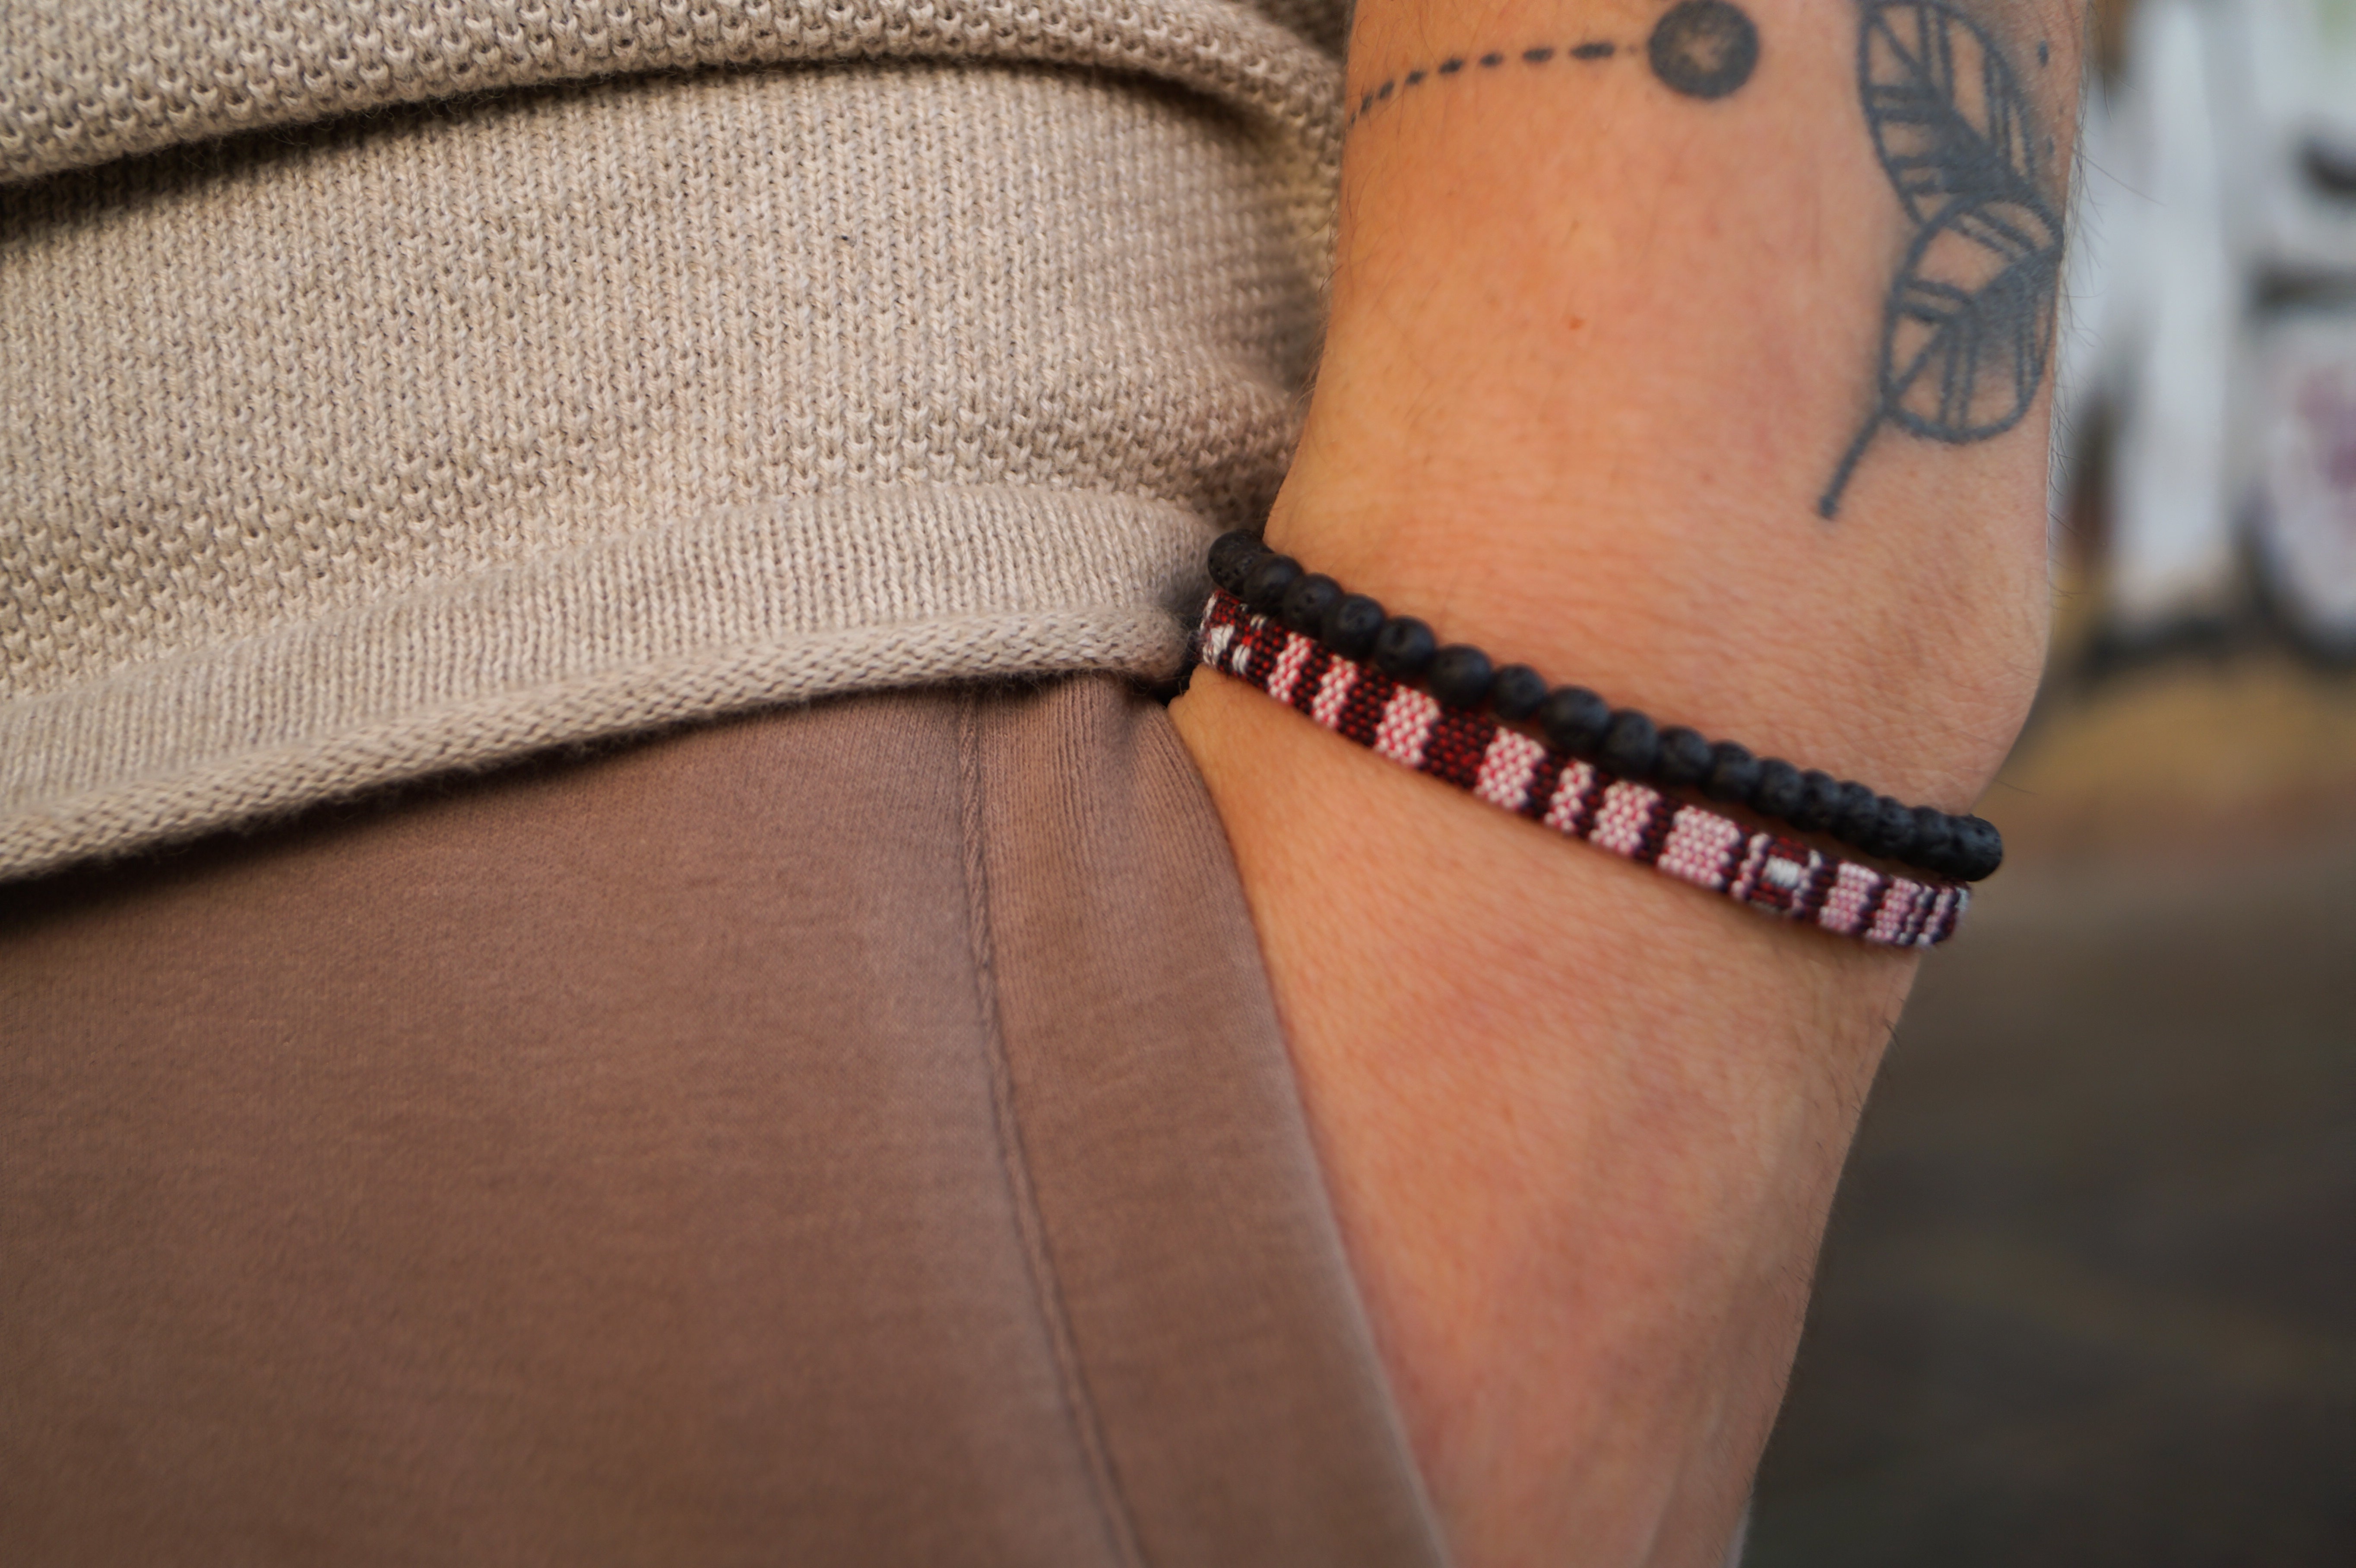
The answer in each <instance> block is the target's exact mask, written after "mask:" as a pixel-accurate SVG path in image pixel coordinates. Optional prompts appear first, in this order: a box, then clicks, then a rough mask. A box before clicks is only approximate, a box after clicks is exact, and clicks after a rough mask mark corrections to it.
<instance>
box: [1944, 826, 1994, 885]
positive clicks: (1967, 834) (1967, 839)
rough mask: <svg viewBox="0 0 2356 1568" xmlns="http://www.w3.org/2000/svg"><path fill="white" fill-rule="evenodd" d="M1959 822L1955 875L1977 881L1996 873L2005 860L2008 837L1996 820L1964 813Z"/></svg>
mask: <svg viewBox="0 0 2356 1568" xmlns="http://www.w3.org/2000/svg"><path fill="white" fill-rule="evenodd" d="M1954 822H1955V875H1956V876H1957V877H1958V878H1959V879H1961V880H1964V881H1966V882H1976V881H1978V880H1980V879H1981V878H1983V877H1992V876H1994V875H1995V874H1996V869H1997V867H1998V866H2001V865H2003V864H2004V837H2003V835H2001V834H1999V833H1998V832H1997V830H1996V824H1995V823H1993V822H1989V821H1987V819H1985V818H1983V817H1977V816H1960V817H1957V818H1955V819H1954Z"/></svg>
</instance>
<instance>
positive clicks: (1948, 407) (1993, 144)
mask: <svg viewBox="0 0 2356 1568" xmlns="http://www.w3.org/2000/svg"><path fill="white" fill-rule="evenodd" d="M2051 56H2052V51H2051V47H2050V46H2049V45H2047V44H2044V43H2040V44H2039V45H2038V46H2037V58H2038V63H2039V65H2040V68H2043V67H2047V66H2050V65H2051ZM1857 80H1858V96H1859V97H1860V98H1861V99H1862V101H1863V102H1864V106H1865V119H1866V124H1867V126H1868V127H1869V130H1870V131H1871V133H1872V136H1873V146H1874V152H1875V154H1876V155H1878V156H1879V158H1880V160H1881V167H1882V171H1883V172H1884V173H1885V174H1887V175H1888V176H1890V185H1891V187H1893V188H1894V189H1895V190H1896V191H1897V193H1898V200H1899V205H1900V206H1901V208H1904V210H1905V214H1906V217H1907V219H1908V221H1909V223H1910V224H1911V225H1912V239H1911V240H1910V241H1909V243H1908V246H1907V250H1906V255H1905V260H1904V261H1903V262H1902V263H1901V265H1900V267H1899V270H1898V276H1897V278H1896V280H1895V281H1894V282H1893V283H1891V284H1890V297H1889V299H1888V301H1887V303H1886V304H1884V306H1883V310H1882V331H1881V365H1880V368H1879V386H1878V390H1877V395H1876V398H1875V402H1874V407H1873V411H1872V412H1871V413H1870V414H1869V416H1868V417H1867V419H1866V421H1865V424H1864V427H1863V428H1862V429H1861V430H1859V431H1858V434H1857V438H1856V439H1855V440H1854V441H1852V442H1851V443H1849V447H1848V450H1847V452H1846V453H1843V454H1842V455H1841V459H1840V462H1839V464H1837V466H1836V468H1835V469H1834V471H1833V477H1832V482H1831V484H1829V485H1826V488H1825V494H1824V497H1823V499H1822V500H1820V501H1819V502H1817V504H1816V510H1817V511H1818V512H1819V513H1820V514H1821V515H1823V516H1824V517H1826V518H1827V519H1829V518H1832V517H1837V515H1838V514H1839V512H1840V504H1841V497H1842V496H1843V495H1844V494H1846V493H1847V489H1848V484H1849V481H1850V479H1852V478H1853V477H1855V475H1856V473H1857V467H1858V464H1859V463H1860V462H1862V461H1863V460H1864V458H1865V454H1866V451H1867V449H1868V448H1869V447H1870V446H1871V445H1872V444H1873V441H1874V437H1875V436H1876V435H1878V434H1879V432H1881V430H1882V429H1883V427H1884V426H1890V425H1894V426H1896V427H1897V428H1898V429H1900V430H1901V431H1903V432H1906V433H1907V434H1909V435H1913V436H1919V437H1922V438H1923V439H1925V440H1928V441H1938V442H1945V443H1949V444H1951V445H1962V444H1964V443H1969V442H1976V441H1986V440H1988V439H1989V438H1990V437H1993V436H1998V435H2002V434H2003V433H2004V432H2007V431H2008V430H2010V429H2012V427H2013V426H2015V425H2017V424H2019V422H2020V421H2021V420H2022V419H2023V418H2024V417H2026V416H2027V414H2028V412H2029V407H2030V405H2031V404H2032V403H2034V402H2035V401H2036V400H2037V393H2038V389H2040V387H2041V386H2042V385H2043V384H2044V381H2045V372H2046V367H2047V362H2048V360H2049V359H2050V358H2051V349H2052V344H2053V323H2054V314H2055V304H2056V301H2057V299H2058V298H2059V295H2060V290H2061V210H2060V208H2061V203H2060V200H2059V198H2058V197H2055V196H2054V195H2053V194H2052V187H2053V185H2054V184H2055V183H2056V182H2055V180H2054V175H2053V171H2052V169H2051V162H2052V148H2053V144H2052V142H2051V140H2050V139H2049V138H2048V137H2046V136H2045V135H2044V134H2043V133H2040V130H2039V129H2038V120H2037V115H2036V112H2035V110H2034V108H2033V107H2032V105H2031V103H2030V101H2029V96H2028V95H2027V94H2026V93H2025V92H2024V91H2022V89H2021V83H2020V79H2019V74H2018V73H2017V72H2016V71H2015V70H2014V69H2013V67H2012V65H2011V63H2010V61H2008V59H2006V58H2005V55H2004V51H2003V49H2002V48H2001V47H2000V46H1999V45H1998V43H1997V39H1996V38H1995V37H1994V36H1993V35H1992V34H1991V33H1990V32H1989V31H1988V30H1987V28H1984V27H1980V26H1979V25H1978V24H1977V23H1976V22H1974V21H1973V20H1972V19H1971V18H1970V17H1969V16H1965V14H1964V13H1963V12H1962V11H1961V10H1959V9H1957V8H1956V7H1955V6H1954V5H1952V4H1951V3H1950V0H1869V3H1868V4H1867V5H1866V6H1865V8H1864V15H1863V18H1862V22H1861V25H1860V27H1859V32H1858V56H1857Z"/></svg>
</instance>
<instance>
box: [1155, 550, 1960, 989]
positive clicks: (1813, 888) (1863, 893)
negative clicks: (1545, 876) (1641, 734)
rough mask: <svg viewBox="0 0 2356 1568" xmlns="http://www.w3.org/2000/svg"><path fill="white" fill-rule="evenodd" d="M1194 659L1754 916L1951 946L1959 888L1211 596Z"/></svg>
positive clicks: (1869, 938) (1412, 764)
mask: <svg viewBox="0 0 2356 1568" xmlns="http://www.w3.org/2000/svg"><path fill="white" fill-rule="evenodd" d="M1196 657H1197V660H1198V662H1200V663H1201V664H1203V665H1205V666H1206V667H1209V668H1212V669H1215V670H1218V671H1220V672H1222V673H1224V674H1226V675H1231V676H1235V677H1237V678H1239V679H1241V680H1244V681H1246V682H1248V684H1250V685H1252V686H1256V687H1258V688H1259V689H1260V690H1262V691H1264V692H1266V693H1267V694H1268V695H1269V696H1270V697H1272V698H1274V699H1276V700H1278V701H1279V702H1282V703H1284V704H1286V705H1288V706H1290V707H1291V708H1293V709H1297V710H1299V711H1300V712H1302V713H1305V714H1307V715H1308V716H1309V717H1310V718H1312V719H1313V720H1316V721H1317V722H1318V723H1319V724H1322V725H1323V726H1324V727H1325V728H1326V729H1328V730H1331V731H1333V732H1334V733H1336V734H1338V735H1343V736H1346V737H1347V738H1349V739H1350V740H1353V741H1356V742H1357V743H1358V744H1360V745H1361V746H1365V747H1366V748H1368V749H1369V750H1371V751H1373V752H1375V753H1376V754H1377V755H1379V756H1383V757H1387V758H1389V759H1390V760H1391V761H1392V762H1395V763H1399V764H1400V765H1401V766H1403V767H1408V768H1412V769H1414V770H1415V771H1416V772H1417V773H1423V774H1425V775H1427V776H1429V777H1431V778H1435V779H1438V780H1440V781H1441V782H1442V783H1444V784H1453V785H1455V786H1456V787H1457V788H1459V789H1461V790H1464V791H1467V792H1468V793H1470V794H1472V795H1478V796H1479V797H1480V798H1481V799H1483V800H1485V801H1487V802H1489V803H1490V804H1491V805H1496V806H1500V807H1502V808H1504V809H1505V810H1507V811H1510V812H1513V813H1514V814H1515V815H1516V816H1526V817H1528V818H1529V819H1531V820H1532V821H1534V822H1540V823H1543V824H1545V825H1546V826H1547V827H1551V828H1553V829H1554V830H1555V831H1556V832H1558V833H1560V834H1562V835H1563V836H1564V837H1569V838H1583V839H1585V840H1586V841H1587V842H1589V843H1590V844H1593V845H1595V846H1596V847H1597V848H1603V849H1609V850H1610V851H1612V853H1613V854H1615V855H1619V856H1622V857H1623V858H1625V859H1630V860H1633V861H1635V862H1637V863H1638V864H1639V865H1646V866H1650V867H1652V868H1653V869H1655V870H1657V871H1659V872H1661V873H1662V874H1663V875H1665V876H1670V877H1675V878H1676V879H1677V880H1679V881H1683V882H1689V883H1691V884H1693V885H1694V886H1695V887H1697V888H1701V889H1704V890H1706V891H1710V892H1715V893H1722V894H1724V895H1725V896H1726V897H1728V898H1730V899H1732V900H1733V901H1735V902H1737V903H1739V904H1741V905H1743V906H1744V907H1745V908H1748V909H1754V910H1757V911H1759V912H1762V913H1764V914H1772V915H1776V916H1779V917H1781V918H1783V919H1786V920H1793V921H1800V922H1804V923H1808V924H1811V925H1815V926H1819V927H1821V928H1822V929H1824V930H1826V931H1829V932H1833V933H1837V934H1839V935H1843V936H1854V937H1858V938H1859V939H1861V940H1863V941H1866V942H1870V943H1874V944H1879V945H1881V946H1885V947H1930V946H1934V945H1936V944H1939V943H1941V942H1944V941H1945V940H1946V939H1947V938H1948V937H1950V936H1952V935H1954V932H1955V927H1956V925H1957V923H1959V922H1961V921H1962V919H1963V917H1964V911H1965V908H1967V907H1968V906H1969V904H1970V902H1971V893H1970V891H1968V890H1967V889H1965V888H1964V887H1963V886H1961V885H1960V884H1957V883H1954V882H1950V881H1944V880H1936V881H1917V880H1913V879H1912V878H1907V877H1895V876H1890V875H1889V874H1887V873H1885V872H1881V871H1877V870H1875V869H1872V868H1871V867H1869V866H1864V865H1860V864H1858V862H1856V861H1854V860H1847V859H1840V858H1838V857H1837V856H1830V855H1826V854H1822V853H1819V852H1818V851H1817V850H1815V849H1813V848H1810V847H1808V846H1807V845H1805V844H1803V843H1800V842H1799V841H1797V840H1796V839H1793V838H1787V837H1783V836H1782V835H1781V834H1775V833H1763V832H1758V833H1755V832H1752V831H1751V830H1750V829H1748V828H1746V827H1743V826H1742V824H1740V823H1739V822H1737V821H1735V820H1734V819H1733V818H1731V817H1729V816H1722V815H1721V814H1719V813H1718V812H1715V811H1711V810H1709V809H1708V808H1707V807H1704V806H1699V805H1683V804H1680V803H1678V802H1677V801H1675V800H1673V799H1671V798H1670V797H1669V796H1667V795H1664V794H1662V793H1661V792H1660V791H1659V790H1656V789H1654V788H1652V787H1651V786H1650V785H1648V784H1638V783H1635V782H1634V781H1633V780H1629V779H1622V778H1619V777H1617V776H1615V775H1614V774H1612V773H1607V772H1605V771H1604V770H1603V769H1601V768H1600V767H1597V766H1596V765H1595V764H1594V763H1588V762H1584V761H1581V760H1580V759H1579V758H1577V757H1574V756H1571V755H1569V753H1567V752H1560V751H1557V750H1555V749H1552V748H1550V747H1547V746H1544V745H1541V744H1540V743H1539V742H1537V741H1535V740H1532V739H1531V738H1530V737H1528V736H1526V735H1524V734H1522V733H1521V732H1519V731H1515V730H1512V729H1508V728H1507V727H1506V726H1505V725H1504V724H1502V723H1500V722H1499V721H1498V720H1496V719H1495V718H1494V717H1493V716H1491V715H1490V714H1487V713H1484V712H1482V711H1480V710H1479V709H1470V708H1454V707H1449V706H1446V705H1444V704H1442V703H1441V702H1440V699H1437V698H1435V697H1433V696H1432V695H1431V694H1430V692H1427V691H1423V690H1420V689H1419V688H1416V687H1413V686H1408V685H1404V684H1402V683H1401V682H1399V681H1397V680H1395V679H1393V678H1392V677H1389V676H1387V675H1386V674H1384V673H1383V672H1382V671H1381V670H1379V669H1376V668H1375V667H1373V666H1372V665H1369V664H1364V663H1361V662H1359V661H1358V660H1356V659H1352V658H1347V657H1344V656H1342V655H1340V654H1337V653H1335V652H1334V651H1333V649H1331V648H1329V647H1327V646H1325V645H1323V643H1321V642H1320V641H1319V640H1318V639H1317V638H1315V637H1312V636H1307V635H1303V634H1301V633H1300V632H1295V631H1292V630H1291V629H1290V628H1288V627H1286V626H1284V625H1282V624H1279V623H1278V622H1277V621H1275V620H1274V619H1272V618H1271V617H1269V616H1267V615H1263V614H1259V613H1257V612H1255V611H1252V610H1250V609H1248V608H1246V606H1245V605H1244V603H1243V602H1242V601H1241V600H1240V599H1238V598H1237V597H1236V595H1235V594H1233V593H1231V592H1228V591H1227V590H1226V589H1224V588H1221V589H1217V590H1215V591H1214V592H1213V593H1212V594H1211V599H1210V603H1208V604H1207V605H1206V606H1205V609H1204V613H1203V626H1202V631H1201V633H1200V634H1199V636H1198V640H1197V644H1196Z"/></svg>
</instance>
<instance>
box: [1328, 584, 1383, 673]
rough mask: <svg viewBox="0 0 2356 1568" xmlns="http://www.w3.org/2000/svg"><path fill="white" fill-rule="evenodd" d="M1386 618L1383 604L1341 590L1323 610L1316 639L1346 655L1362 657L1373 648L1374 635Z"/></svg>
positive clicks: (1348, 656) (1346, 656)
mask: <svg viewBox="0 0 2356 1568" xmlns="http://www.w3.org/2000/svg"><path fill="white" fill-rule="evenodd" d="M1387 619H1388V617H1387V615H1386V614H1385V613H1384V611H1383V607H1382V606H1381V605H1380V604H1378V603H1376V602H1375V601H1374V600H1372V599H1369V598H1367V597H1366V596H1365V594H1363V593H1344V595H1342V597H1341V598H1339V599H1337V600H1335V601H1334V602H1333V608H1332V609H1330V610H1328V611H1326V612H1325V624H1324V625H1323V626H1322V627H1320V628H1319V629H1318V634H1317V636H1318V640H1319V641H1320V642H1323V644H1324V645H1326V646H1327V647H1329V648H1331V649H1333V651H1334V652H1335V653H1337V654H1339V655H1341V656H1343V657H1344V658H1345V659H1363V658H1365V656H1367V655H1368V654H1371V653H1373V652H1374V651H1375V638H1376V636H1378V635H1381V632H1382V629H1383V622H1384V621H1385V620H1387Z"/></svg>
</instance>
